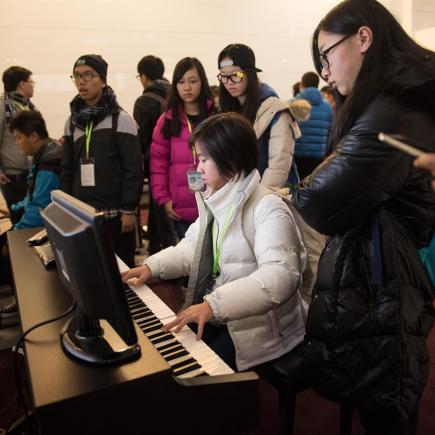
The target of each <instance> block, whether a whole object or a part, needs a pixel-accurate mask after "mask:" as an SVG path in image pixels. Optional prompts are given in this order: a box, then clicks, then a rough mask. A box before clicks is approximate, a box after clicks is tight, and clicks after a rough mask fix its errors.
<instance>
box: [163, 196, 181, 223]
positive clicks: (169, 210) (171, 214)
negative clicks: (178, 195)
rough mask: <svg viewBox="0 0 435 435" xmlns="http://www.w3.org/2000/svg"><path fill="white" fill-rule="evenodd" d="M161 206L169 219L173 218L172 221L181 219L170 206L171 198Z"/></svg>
mask: <svg viewBox="0 0 435 435" xmlns="http://www.w3.org/2000/svg"><path fill="white" fill-rule="evenodd" d="M163 207H164V209H165V212H166V215H167V216H168V218H169V219H173V220H174V221H181V216H179V215H178V214H177V213H175V211H174V209H173V208H172V200H170V201H168V202H166V203H165V204H164V205H163Z"/></svg>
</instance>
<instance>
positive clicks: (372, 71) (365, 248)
mask: <svg viewBox="0 0 435 435" xmlns="http://www.w3.org/2000/svg"><path fill="white" fill-rule="evenodd" d="M312 49H313V58H314V63H315V66H316V69H317V71H318V73H319V74H321V75H322V77H323V78H324V79H325V80H326V81H327V82H328V84H329V85H330V86H332V87H333V88H334V90H335V93H336V100H337V101H338V112H337V116H336V121H335V125H334V127H333V131H332V135H331V140H330V154H329V156H328V157H327V158H326V160H325V161H324V162H323V163H322V164H321V165H320V166H319V167H318V168H317V169H316V170H315V171H314V172H313V173H312V175H311V176H309V177H308V178H306V179H305V180H304V181H303V182H302V183H301V185H300V187H299V189H298V190H297V191H296V193H295V195H294V204H295V206H296V208H297V209H298V210H299V212H300V213H301V215H302V217H303V218H304V219H305V220H306V222H307V223H308V224H309V225H311V226H312V227H314V228H315V229H316V230H318V231H319V232H321V233H323V234H326V235H328V236H330V241H329V243H328V245H327V247H326V248H325V250H324V252H323V253H322V256H321V259H320V262H319V268H318V277H317V282H316V286H315V289H314V299H313V302H312V304H311V306H310V309H309V313H308V322H307V339H306V360H305V361H306V367H307V368H308V372H309V377H310V379H311V380H312V381H313V385H314V387H315V388H316V390H317V391H318V392H319V393H320V394H323V395H325V396H327V397H329V398H330V399H333V400H337V401H346V402H348V403H351V404H353V405H354V406H356V407H358V408H359V410H360V414H361V419H362V423H363V425H364V427H365V430H366V433H367V434H378V433H379V434H382V435H386V434H394V435H398V434H409V433H415V431H416V425H417V416H418V403H419V399H420V396H421V393H422V391H423V389H424V386H425V383H426V380H427V377H428V372H429V367H430V365H429V354H428V350H427V347H426V337H427V335H428V333H429V332H430V330H431V328H432V325H433V320H434V313H433V310H432V307H431V299H432V297H431V288H430V283H429V280H428V276H427V273H426V271H425V269H424V266H423V265H422V263H421V261H420V258H419V255H418V249H420V248H422V247H425V246H427V245H428V244H429V241H430V237H431V235H432V233H433V230H434V226H435V193H434V192H433V191H432V189H431V177H430V174H429V173H427V172H425V171H422V170H420V169H417V168H415V167H414V166H413V161H412V157H410V156H408V155H407V154H405V153H403V152H401V151H398V150H396V149H394V148H391V147H390V146H389V145H386V144H383V143H381V142H379V141H378V139H377V135H378V133H379V132H381V131H382V132H385V133H394V134H402V135H404V136H406V137H408V138H409V139H410V140H411V141H412V142H413V143H415V144H416V145H419V146H425V147H426V148H427V149H428V150H432V151H434V150H435V122H434V119H435V118H434V114H435V56H434V55H435V53H433V52H431V51H429V50H426V49H424V48H422V47H420V46H419V45H418V44H416V43H415V42H414V41H413V40H412V39H411V38H410V37H409V36H408V35H407V34H406V33H405V32H404V30H403V29H402V27H401V26H400V25H399V24H398V23H397V21H396V20H395V19H394V18H393V16H392V15H391V14H390V13H389V12H388V11H387V10H386V9H385V8H384V7H383V6H382V5H381V4H379V3H378V2H376V1H374V0H348V1H344V2H342V3H340V4H339V5H338V6H336V7H335V8H334V9H332V10H331V11H330V12H329V13H328V14H327V15H326V17H325V18H324V19H323V20H322V21H321V22H320V24H319V25H318V27H317V29H316V31H315V33H314V36H313V46H312Z"/></svg>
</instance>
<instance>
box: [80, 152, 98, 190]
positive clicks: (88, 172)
mask: <svg viewBox="0 0 435 435" xmlns="http://www.w3.org/2000/svg"><path fill="white" fill-rule="evenodd" d="M80 179H81V184H82V187H94V186H95V163H94V159H87V160H86V159H82V160H81V164H80Z"/></svg>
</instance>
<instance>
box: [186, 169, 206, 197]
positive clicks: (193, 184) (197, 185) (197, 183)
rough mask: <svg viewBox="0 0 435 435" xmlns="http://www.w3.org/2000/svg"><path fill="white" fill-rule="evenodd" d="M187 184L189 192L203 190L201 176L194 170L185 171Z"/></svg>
mask: <svg viewBox="0 0 435 435" xmlns="http://www.w3.org/2000/svg"><path fill="white" fill-rule="evenodd" d="M187 184H188V185H189V190H190V191H191V192H202V191H203V190H204V189H205V185H204V181H203V180H202V176H201V174H200V173H199V172H198V171H196V170H190V171H187Z"/></svg>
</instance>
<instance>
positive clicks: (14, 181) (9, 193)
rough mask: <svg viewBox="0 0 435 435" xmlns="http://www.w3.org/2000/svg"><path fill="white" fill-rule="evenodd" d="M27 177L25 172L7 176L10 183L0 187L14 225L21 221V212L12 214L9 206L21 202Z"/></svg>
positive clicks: (25, 188) (24, 195)
mask: <svg viewBox="0 0 435 435" xmlns="http://www.w3.org/2000/svg"><path fill="white" fill-rule="evenodd" d="M27 175H28V173H27V172H22V173H21V174H17V175H7V176H8V178H9V179H10V180H11V181H10V182H9V183H6V184H4V185H2V186H1V191H2V193H3V196H4V198H5V201H6V204H7V206H8V208H9V212H10V215H11V221H12V223H13V224H16V223H17V222H18V221H19V220H20V219H21V216H22V214H23V211H19V212H12V211H11V205H12V204H15V203H17V202H19V201H22V200H23V199H24V198H25V197H26V193H27Z"/></svg>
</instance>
